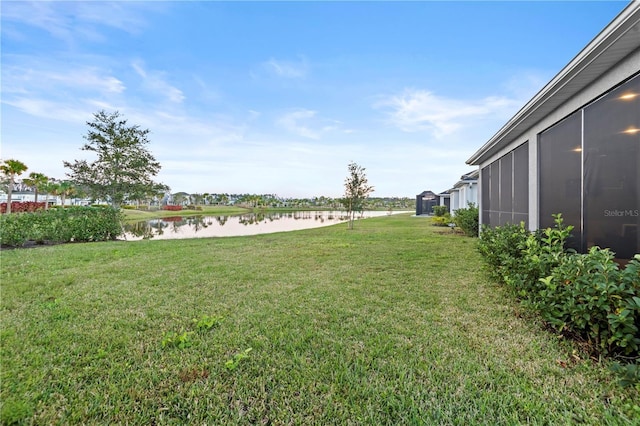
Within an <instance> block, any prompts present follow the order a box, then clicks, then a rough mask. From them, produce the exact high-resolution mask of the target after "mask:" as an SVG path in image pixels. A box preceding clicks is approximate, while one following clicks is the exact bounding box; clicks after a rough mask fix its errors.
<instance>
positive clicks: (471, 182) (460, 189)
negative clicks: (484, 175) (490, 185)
mask: <svg viewBox="0 0 640 426" xmlns="http://www.w3.org/2000/svg"><path fill="white" fill-rule="evenodd" d="M479 174H480V172H479V171H478V170H474V171H472V172H471V173H467V174H466V175H462V176H461V177H460V180H459V181H458V182H456V184H455V185H454V186H453V188H451V189H450V190H449V191H447V192H448V193H449V198H450V200H451V201H450V207H449V210H450V212H451V214H455V211H456V210H458V209H464V208H467V207H468V206H469V203H473V204H475V205H478V175H479Z"/></svg>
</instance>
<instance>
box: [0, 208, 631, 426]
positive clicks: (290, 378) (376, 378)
mask: <svg viewBox="0 0 640 426" xmlns="http://www.w3.org/2000/svg"><path fill="white" fill-rule="evenodd" d="M346 228H347V226H346V225H345V224H341V225H336V226H331V227H326V228H318V229H312V230H305V231H298V232H288V233H281V234H269V235H261V236H252V237H232V238H219V239H199V240H179V241H153V240H150V241H140V242H109V243H93V244H70V245H64V246H54V247H43V248H36V249H30V250H9V251H3V252H2V254H1V262H2V263H1V275H0V279H1V281H0V283H1V285H2V288H1V291H2V294H1V310H0V314H1V317H0V319H1V324H2V326H1V327H2V334H1V336H2V345H1V351H2V353H1V361H2V365H1V388H2V393H1V398H0V399H1V400H2V420H3V423H9V422H11V421H14V420H17V421H20V420H22V421H23V422H24V423H26V424H77V423H86V424H114V423H120V424H149V425H150V424H185V423H187V422H191V423H193V424H215V425H221V424H247V425H248V424H271V425H281V424H296V425H313V424H323V425H324V424H336V425H349V424H353V425H356V424H357V425H361V424H364V425H406V424H459V425H471V424H487V425H497V424H523V423H525V424H526V423H530V424H577V423H583V424H593V425H602V424H633V423H634V422H636V424H637V422H638V421H640V407H638V401H639V400H640V397H639V395H638V393H637V391H635V390H634V389H633V388H627V389H623V388H621V387H619V386H618V385H617V384H616V382H615V378H614V377H612V376H611V374H610V373H609V371H608V370H607V368H606V366H605V365H597V364H594V363H593V362H591V361H589V360H585V359H583V358H584V356H583V355H582V354H581V353H580V352H573V349H572V347H571V346H570V345H569V344H566V343H563V342H560V341H559V340H558V338H557V337H555V336H554V335H552V334H549V333H547V332H545V331H542V330H541V327H540V325H538V324H537V323H536V322H535V321H534V320H532V319H531V318H530V317H528V316H526V315H524V314H522V313H521V312H520V309H519V308H518V307H517V305H516V304H515V302H513V301H512V300H511V299H509V298H508V296H506V295H505V292H503V290H502V289H501V288H500V287H498V286H496V285H494V284H491V283H490V282H488V281H487V279H486V277H485V276H484V275H483V273H482V271H481V262H480V258H479V255H478V254H477V252H476V250H475V240H473V239H470V238H466V237H462V236H460V235H455V234H452V233H450V231H449V230H448V229H447V230H444V231H443V230H442V229H441V228H436V227H433V226H430V224H429V219H424V218H415V217H410V216H409V215H398V216H388V217H380V218H374V219H367V220H364V221H359V222H357V223H356V227H355V229H354V230H353V231H348V230H347V229H346ZM203 316H208V317H209V318H214V319H215V317H222V320H221V321H220V322H219V323H218V324H214V325H213V327H212V328H211V329H206V327H202V328H201V329H199V328H198V327H196V326H195V325H194V324H193V323H192V320H193V319H194V318H198V319H199V318H202V317H203ZM204 319H205V320H206V319H208V318H207V317H205V318H204ZM204 322H206V321H204ZM214 322H215V321H214ZM183 333H190V334H183ZM180 336H183V339H182V343H183V345H181V346H185V347H182V348H181V347H179V346H180V345H178V343H179V342H180V340H181V339H180ZM170 340H172V341H173V343H174V344H171V341H170ZM163 342H164V346H163ZM249 348H251V350H250V351H248V350H249ZM245 352H246V357H245V358H242V354H243V353H245ZM239 354H240V355H239Z"/></svg>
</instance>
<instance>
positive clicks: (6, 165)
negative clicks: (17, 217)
mask: <svg viewBox="0 0 640 426" xmlns="http://www.w3.org/2000/svg"><path fill="white" fill-rule="evenodd" d="M27 169H28V167H27V165H26V164H24V163H23V162H22V161H19V160H5V161H4V162H3V163H2V164H0V172H2V174H4V175H5V176H6V177H7V178H9V182H8V185H7V213H11V194H12V193H13V186H14V185H15V183H16V176H20V175H21V174H22V173H24V172H26V171H27Z"/></svg>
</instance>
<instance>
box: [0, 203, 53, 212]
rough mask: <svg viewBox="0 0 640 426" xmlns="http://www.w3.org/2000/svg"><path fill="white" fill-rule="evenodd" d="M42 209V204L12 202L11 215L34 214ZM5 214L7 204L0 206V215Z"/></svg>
mask: <svg viewBox="0 0 640 426" xmlns="http://www.w3.org/2000/svg"><path fill="white" fill-rule="evenodd" d="M40 209H44V202H41V203H36V202H35V201H26V202H22V201H12V202H11V213H23V212H34V211H36V210H40ZM6 212H7V203H1V204H0V213H2V214H5V213H6Z"/></svg>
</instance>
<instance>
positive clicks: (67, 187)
mask: <svg viewBox="0 0 640 426" xmlns="http://www.w3.org/2000/svg"><path fill="white" fill-rule="evenodd" d="M58 189H59V195H60V198H61V199H62V208H64V204H65V201H66V198H67V197H68V196H70V195H73V193H74V192H75V190H76V188H75V187H74V186H73V184H72V183H71V182H69V181H63V182H60V184H59V186H58Z"/></svg>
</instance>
